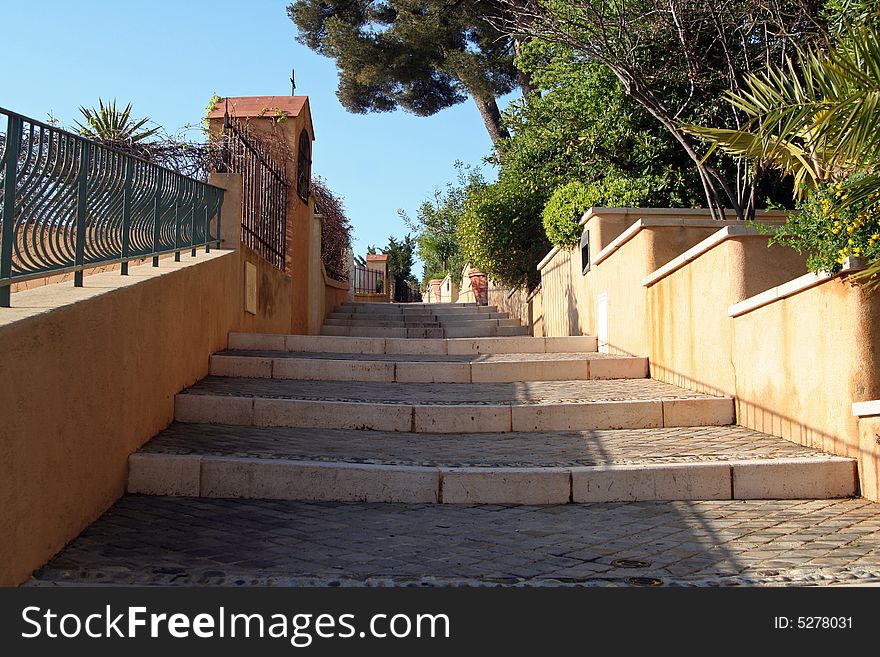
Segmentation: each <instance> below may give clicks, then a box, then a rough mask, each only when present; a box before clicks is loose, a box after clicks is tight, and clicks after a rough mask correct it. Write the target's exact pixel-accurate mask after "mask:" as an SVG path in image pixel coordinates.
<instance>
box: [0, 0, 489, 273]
mask: <svg viewBox="0 0 880 657" xmlns="http://www.w3.org/2000/svg"><path fill="white" fill-rule="evenodd" d="M288 4H289V2H288V1H285V0H249V1H248V0H237V1H236V0H176V1H175V0H152V1H151V2H146V3H144V2H130V1H129V0H116V1H112V0H79V1H78V2H71V1H70V0H31V1H29V2H25V1H21V0H0V8H2V14H0V15H2V16H3V23H4V25H5V26H6V29H5V30H4V36H3V38H2V39H0V55H2V60H3V61H4V62H6V65H5V66H4V73H3V82H2V85H0V90H2V91H0V106H3V107H6V108H8V109H11V110H14V111H17V112H20V113H22V114H25V115H27V116H31V117H33V118H36V119H43V120H45V119H46V118H47V115H48V114H49V113H50V112H51V114H52V115H53V116H55V117H56V118H58V119H59V120H60V121H61V123H62V124H63V125H65V126H70V125H72V124H73V121H74V120H76V119H78V118H79V110H78V108H79V106H80V105H85V106H93V105H97V101H98V98H99V97H101V98H104V99H105V100H106V99H110V98H116V99H117V101H118V102H119V103H122V104H123V105H124V104H125V103H128V102H131V103H132V105H133V108H134V114H135V115H136V116H138V117H141V116H148V117H150V118H151V119H153V121H154V122H155V123H157V124H159V125H161V126H162V127H164V128H165V129H166V130H168V131H169V132H177V131H178V130H179V129H181V128H183V127H184V126H185V125H186V124H193V123H197V122H198V121H199V120H200V119H201V118H202V116H203V114H204V108H205V106H206V105H207V103H208V101H209V99H210V98H211V96H212V95H213V94H214V93H217V94H219V95H220V96H258V95H288V94H289V93H290V83H289V78H290V69H291V68H292V67H295V68H296V82H297V90H296V93H297V95H301V94H302V95H308V96H309V99H310V103H311V107H312V114H313V118H314V123H315V133H316V140H315V145H314V171H315V173H316V174H318V175H320V176H322V177H323V178H325V179H326V180H327V182H328V184H329V186H330V188H331V189H332V190H333V191H334V192H336V193H337V194H338V195H340V196H342V197H343V198H344V200H345V207H346V210H347V212H348V215H349V217H350V218H351V220H352V224H353V225H354V238H355V242H354V246H355V251H356V253H361V254H363V253H364V252H365V251H366V247H367V245H368V244H377V245H378V246H384V245H385V244H386V242H387V239H388V236H389V235H392V234H393V235H395V236H398V237H399V236H402V235H403V234H405V233H406V227H405V226H404V224H403V222H402V221H401V220H400V219H399V218H398V216H397V209H398V208H403V209H404V210H406V211H407V212H408V213H409V214H410V215H414V214H415V211H416V209H417V208H418V206H419V204H420V203H421V202H422V201H423V200H424V199H425V198H427V197H429V196H430V195H431V194H432V193H433V190H434V189H435V188H437V187H443V186H444V185H445V183H446V182H447V181H449V180H453V179H454V177H455V170H454V167H453V165H454V163H455V161H456V160H461V161H463V162H465V163H467V164H472V165H480V164H481V163H482V159H483V158H484V157H485V156H486V155H488V154H489V152H490V150H491V141H490V140H489V136H488V134H487V133H486V130H485V128H484V127H483V122H482V119H481V118H480V115H479V112H478V111H477V109H476V106H475V105H474V104H473V102H472V101H468V102H466V103H464V104H462V105H458V106H456V107H454V108H451V109H447V110H444V111H442V112H440V113H439V114H437V115H435V116H433V117H427V118H423V117H415V116H412V115H410V114H406V113H404V112H393V113H389V114H367V115H356V114H349V113H348V112H346V111H345V110H344V109H343V108H342V106H341V105H340V104H339V101H338V100H337V98H336V68H335V66H334V64H333V61H332V60H329V59H326V58H323V57H319V56H318V55H316V54H314V53H313V52H312V51H310V50H309V49H308V48H306V47H305V46H302V45H300V44H299V43H297V42H296V40H295V36H296V27H295V26H294V24H293V22H292V21H290V20H289V19H288V18H287V14H286V7H287V5H288ZM11 28H14V29H11ZM485 174H486V177H487V178H490V179H491V178H494V175H495V174H494V171H493V170H492V169H491V168H486V170H485ZM417 271H418V272H419V273H420V267H418V268H417Z"/></svg>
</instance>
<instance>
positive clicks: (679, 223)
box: [591, 217, 745, 271]
mask: <svg viewBox="0 0 880 657" xmlns="http://www.w3.org/2000/svg"><path fill="white" fill-rule="evenodd" d="M684 226H688V227H691V228H714V227H715V226H745V224H743V222H742V221H740V220H738V219H725V220H721V221H719V220H715V219H688V218H685V217H657V218H653V219H651V218H648V219H639V220H637V221H636V222H635V223H634V224H632V225H631V226H630V227H629V228H627V229H626V230H625V231H623V232H622V233H621V234H620V235H618V236H617V237H616V238H614V239H613V240H612V241H611V242H609V244H608V246H606V247H605V248H604V249H602V250H601V251H599V253H597V254H596V256H595V257H594V258H593V259H592V261H591V262H592V265H593V266H596V265H598V264H600V263H602V262H603V261H604V260H607V259H608V258H609V257H611V256H612V255H613V254H614V253H615V252H617V250H618V249H620V248H621V247H622V246H623V245H624V244H626V243H627V242H629V241H630V240H631V239H633V238H634V237H635V236H636V235H637V234H638V233H639V232H640V231H642V230H644V229H646V228H681V227H684ZM673 262H675V261H674V260H673ZM658 271H659V270H658Z"/></svg>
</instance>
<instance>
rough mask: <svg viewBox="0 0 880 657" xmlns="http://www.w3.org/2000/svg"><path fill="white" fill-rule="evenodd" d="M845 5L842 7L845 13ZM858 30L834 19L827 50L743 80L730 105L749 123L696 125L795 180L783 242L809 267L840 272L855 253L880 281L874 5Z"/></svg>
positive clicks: (878, 43)
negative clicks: (793, 209) (802, 254)
mask: <svg viewBox="0 0 880 657" xmlns="http://www.w3.org/2000/svg"><path fill="white" fill-rule="evenodd" d="M849 4H853V5H863V6H864V3H860V2H856V3H848V2H846V1H845V0H843V1H842V2H838V3H836V5H837V8H838V11H839V8H841V7H842V8H846V7H847V6H848V5H849ZM869 9H872V11H870V10H869V11H867V12H866V13H863V14H857V13H856V14H855V15H856V16H859V15H860V16H862V19H863V20H864V22H863V23H861V24H859V25H852V23H851V22H850V21H849V19H848V18H846V17H844V16H841V15H839V14H838V16H837V18H838V20H836V21H832V25H836V26H837V29H839V30H840V31H839V32H838V33H837V42H836V44H834V46H833V47H832V48H831V49H830V50H825V49H820V48H817V47H814V48H811V49H806V50H803V51H801V52H800V53H799V54H798V55H797V56H795V57H792V58H789V59H787V60H786V61H785V63H784V64H782V65H780V66H773V67H770V68H769V69H768V70H767V71H766V72H764V73H762V74H759V75H751V76H748V77H747V78H746V79H745V83H744V84H745V89H744V90H743V91H742V92H740V93H730V94H728V96H727V98H728V100H729V101H730V103H731V104H732V105H733V106H735V107H736V108H737V109H738V110H739V111H740V112H742V113H744V114H745V116H746V117H747V119H748V120H747V122H746V123H745V124H744V125H743V126H742V127H741V128H739V129H735V128H706V127H695V126H690V127H689V128H688V129H689V130H690V131H691V132H692V133H693V134H696V135H698V136H701V137H703V138H705V139H708V140H710V141H712V142H713V145H714V146H717V147H720V148H721V149H723V150H725V151H727V152H729V153H733V154H735V155H737V156H740V157H742V158H743V159H744V160H747V161H751V162H754V163H757V164H758V165H762V166H769V167H774V168H777V169H780V170H782V171H784V172H785V173H787V174H790V175H791V176H793V177H794V179H795V181H796V186H797V187H796V188H797V191H798V193H799V194H800V196H801V198H802V201H801V203H800V205H799V208H798V209H799V212H798V213H797V214H796V215H795V216H793V217H792V218H791V219H790V220H789V221H788V222H787V224H786V226H785V227H784V228H783V229H782V230H781V231H780V232H779V234H778V235H777V239H778V240H779V241H782V242H785V243H787V244H791V245H792V246H794V247H795V248H799V249H804V250H806V251H807V252H808V253H810V254H811V257H810V265H811V267H812V268H813V269H824V270H830V271H836V270H838V269H839V268H840V266H841V264H842V262H843V261H844V260H845V259H846V258H847V257H850V256H854V257H859V256H867V257H869V258H871V259H872V260H873V262H874V264H873V265H872V266H871V267H869V268H868V270H867V271H866V273H865V277H867V278H870V279H872V285H877V284H878V282H880V246H878V244H880V223H878V218H880V192H878V190H880V173H878V171H880V104H878V102H877V99H878V98H880V20H878V10H877V6H876V5H872V6H870V7H869Z"/></svg>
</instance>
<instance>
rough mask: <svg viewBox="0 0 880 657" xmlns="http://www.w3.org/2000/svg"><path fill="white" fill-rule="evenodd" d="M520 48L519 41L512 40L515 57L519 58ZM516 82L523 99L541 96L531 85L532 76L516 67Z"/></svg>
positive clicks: (521, 44)
mask: <svg viewBox="0 0 880 657" xmlns="http://www.w3.org/2000/svg"><path fill="white" fill-rule="evenodd" d="M522 47H523V42H522V41H520V40H519V39H514V40H513V52H514V54H515V55H516V56H517V57H519V55H520V52H522ZM516 82H517V84H518V85H519V88H520V89H521V90H522V95H523V98H525V99H526V100H528V99H529V97H530V96H531V95H532V94H534V93H537V94H538V95H539V96H540V95H541V94H540V92H539V91H538V90H537V89H536V88H535V86H534V85H533V84H532V76H531V75H529V74H528V73H526V72H525V71H522V70H520V68H519V67H517V69H516Z"/></svg>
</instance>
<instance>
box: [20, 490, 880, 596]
mask: <svg viewBox="0 0 880 657" xmlns="http://www.w3.org/2000/svg"><path fill="white" fill-rule="evenodd" d="M864 506H865V505H864V504H863V501H861V500H834V501H832V502H831V503H830V504H827V505H825V506H823V507H822V509H823V510H824V511H825V513H828V514H831V515H833V516H835V517H836V518H837V522H836V523H835V524H836V525H840V526H843V527H845V528H846V533H847V537H851V536H853V535H855V536H857V537H858V541H859V543H860V544H861V545H862V546H866V547H869V548H870V549H871V550H873V553H872V552H869V553H867V554H865V553H863V552H862V551H861V550H860V551H857V552H850V551H848V550H847V549H846V548H847V543H848V538H843V539H842V538H840V537H839V536H838V533H837V528H836V527H822V526H813V529H815V531H816V532H817V533H818V535H820V536H822V543H823V544H824V545H825V546H827V549H828V552H827V553H826V554H825V555H823V556H820V557H816V558H813V559H809V560H807V559H797V558H795V557H794V556H792V555H793V554H795V552H793V551H792V550H791V549H789V548H787V547H783V546H782V545H780V546H779V548H780V549H779V550H767V549H764V548H760V547H749V546H748V545H747V544H743V545H741V546H737V545H735V544H733V543H728V544H726V545H723V546H719V545H714V544H712V543H711V542H707V540H706V537H707V536H711V535H713V534H714V533H715V532H716V531H717V530H719V529H721V528H723V527H725V526H728V525H729V522H730V521H731V520H732V519H733V520H735V519H737V518H739V517H743V518H744V519H746V521H747V522H748V523H750V524H752V525H753V526H754V530H755V533H756V534H758V535H760V533H761V532H762V531H768V530H773V529H785V525H786V523H796V522H799V521H806V522H809V520H810V517H811V515H812V514H813V511H814V510H813V509H812V508H811V507H810V506H809V505H801V504H799V503H798V502H796V501H792V502H788V503H787V504H781V505H780V504H774V505H772V506H767V505H764V504H763V501H741V500H727V501H720V502H633V503H610V504H586V505H558V506H549V507H540V506H539V507H535V506H504V505H502V506H499V505H492V506H491V507H488V508H487V507H481V506H470V505H461V506H447V505H430V504H429V505H423V504H365V503H339V502H312V503H303V502H287V501H277V500H258V501H255V500H219V499H204V498H201V499H199V498H185V497H177V498H175V497H149V496H138V495H130V496H126V497H123V498H122V499H121V500H120V501H119V502H118V503H117V504H116V505H114V506H113V507H112V508H111V509H110V510H109V511H108V512H107V513H106V514H104V516H102V517H101V518H100V519H99V520H98V521H97V522H96V523H94V524H93V525H92V526H90V527H89V528H88V529H86V530H85V532H83V534H82V535H81V536H80V537H79V538H78V539H76V540H75V541H73V542H72V543H71V544H70V545H69V546H68V547H67V548H66V549H65V550H63V551H62V552H61V553H60V554H59V555H58V556H57V557H56V558H55V559H53V560H52V561H51V562H50V563H49V564H47V565H46V566H45V567H44V568H42V569H41V570H39V571H38V572H37V573H36V574H35V576H34V578H33V579H32V580H31V581H30V582H29V583H28V585H31V586H39V585H56V584H96V583H102V582H111V581H112V582H114V583H118V584H163V585H198V584H204V583H206V582H210V583H212V584H214V585H233V586H234V585H239V586H242V585H287V586H292V585H298V586H303V585H327V584H328V583H329V582H330V581H337V582H338V581H340V580H342V581H344V583H345V585H347V586H350V585H357V586H370V585H380V584H381V585H405V584H409V583H414V582H415V583H419V584H429V585H449V584H456V583H458V584H468V585H474V586H479V585H501V586H550V585H558V584H559V583H560V582H564V583H565V585H584V586H607V585H609V584H615V583H623V584H625V578H626V577H629V576H631V575H633V574H634V573H639V574H643V575H646V576H651V577H660V578H661V579H662V580H663V582H664V584H665V585H685V586H717V585H719V584H723V585H731V584H745V585H758V584H764V585H816V584H834V583H840V582H860V583H872V582H873V583H878V582H880V558H878V555H880V530H878V529H877V528H860V525H861V524H862V523H861V521H862V519H863V518H862V516H860V515H858V514H856V513H854V512H855V511H857V510H858V509H860V508H862V507H864ZM868 509H869V511H873V512H874V513H877V512H880V508H878V505H876V504H871V505H869V506H868ZM716 523H720V524H718V525H717V526H716ZM628 526H629V527H639V528H641V530H642V531H645V532H653V531H660V530H674V534H672V535H673V536H674V537H675V539H674V540H673V539H669V538H667V539H664V540H663V541H662V543H663V545H654V544H652V543H651V541H647V542H645V541H642V540H640V538H642V537H640V536H639V535H638V533H627V531H625V528H626V527H628ZM242 527H247V528H248V529H247V531H242ZM622 528H624V530H623V531H622ZM526 532H529V533H526ZM793 535H795V536H796V535H797V534H793ZM560 536H565V537H566V539H565V540H566V541H567V542H568V543H569V545H582V546H583V547H581V548H579V549H571V550H568V551H567V552H566V553H565V555H562V556H560V555H558V554H556V552H557V551H558V549H559V542H560ZM774 536H775V534H774ZM169 537H175V538H174V539H171V540H170V539H169ZM177 537H186V538H185V539H183V538H180V539H178V538H177ZM771 540H772V539H771ZM785 543H786V544H789V543H797V540H795V539H792V538H788V539H786V541H785ZM670 544H672V547H671V548H670V547H668V546H669V545H670ZM809 544H810V542H805V543H804V545H809ZM133 545H134V546H139V549H132V548H131V546H133ZM487 545H488V546H491V549H489V548H488V547H487ZM426 555H434V557H435V558H432V559H426ZM615 558H629V559H641V560H644V561H647V562H649V563H650V565H649V566H646V567H645V568H642V569H623V568H615V567H613V565H612V562H613V560H614V559H615ZM770 563H772V564H773V565H772V567H770V566H769V565H768V564H770Z"/></svg>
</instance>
